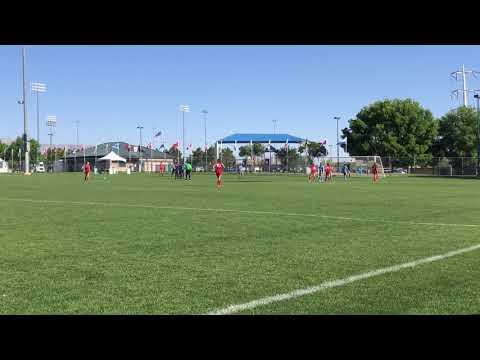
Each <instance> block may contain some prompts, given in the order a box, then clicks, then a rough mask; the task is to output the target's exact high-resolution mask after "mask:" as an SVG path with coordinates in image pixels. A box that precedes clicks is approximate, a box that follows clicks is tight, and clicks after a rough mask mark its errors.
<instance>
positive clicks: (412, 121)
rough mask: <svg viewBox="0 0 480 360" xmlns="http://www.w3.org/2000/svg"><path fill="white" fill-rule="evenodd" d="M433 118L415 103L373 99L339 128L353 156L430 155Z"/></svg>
mask: <svg viewBox="0 0 480 360" xmlns="http://www.w3.org/2000/svg"><path fill="white" fill-rule="evenodd" d="M437 126H438V124H437V121H436V120H435V119H434V117H433V115H432V113H431V112H430V111H429V110H426V109H424V108H423V107H422V106H421V105H420V104H419V103H418V102H416V101H413V100H411V99H406V100H399V99H394V100H383V101H377V102H375V103H373V104H371V105H369V106H366V107H364V108H363V109H362V110H361V111H360V112H359V113H358V114H357V116H356V118H355V119H351V120H350V121H349V127H348V128H345V129H343V130H342V133H343V135H342V138H343V139H345V138H346V139H347V143H348V151H349V153H350V154H353V155H381V156H392V157H402V158H412V157H413V156H414V155H415V156H416V157H417V160H418V161H421V160H422V158H423V159H427V158H428V157H431V151H432V145H433V143H434V141H435V139H436V136H437Z"/></svg>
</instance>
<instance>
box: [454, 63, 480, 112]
mask: <svg viewBox="0 0 480 360" xmlns="http://www.w3.org/2000/svg"><path fill="white" fill-rule="evenodd" d="M478 74H480V72H478V71H475V70H465V65H462V69H461V70H458V71H454V72H452V73H451V74H450V75H451V77H452V78H454V79H455V80H457V81H461V82H462V89H456V90H453V91H452V97H453V96H455V97H456V98H457V99H458V98H459V96H460V93H462V98H463V106H468V93H470V92H471V93H473V92H474V90H469V89H468V86H467V76H468V75H472V76H473V77H474V78H477V75H478Z"/></svg>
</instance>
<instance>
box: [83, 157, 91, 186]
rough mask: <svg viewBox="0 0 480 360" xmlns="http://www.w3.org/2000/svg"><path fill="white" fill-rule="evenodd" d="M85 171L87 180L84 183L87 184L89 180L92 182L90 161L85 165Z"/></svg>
mask: <svg viewBox="0 0 480 360" xmlns="http://www.w3.org/2000/svg"><path fill="white" fill-rule="evenodd" d="M83 170H84V172H85V179H84V181H83V182H87V181H88V180H90V163H89V162H88V161H87V163H86V164H85V167H84V169H83Z"/></svg>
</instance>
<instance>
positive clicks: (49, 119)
mask: <svg viewBox="0 0 480 360" xmlns="http://www.w3.org/2000/svg"><path fill="white" fill-rule="evenodd" d="M56 125H57V117H56V116H55V115H51V116H47V126H48V127H49V128H50V133H49V134H48V135H49V136H50V153H51V152H52V143H53V142H52V136H53V128H54V127H55V126H56ZM53 153H54V156H55V158H56V157H57V154H56V151H55V150H53ZM50 157H51V156H50ZM53 169H55V162H54V163H53V166H52V171H53Z"/></svg>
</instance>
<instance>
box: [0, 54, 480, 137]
mask: <svg viewBox="0 0 480 360" xmlns="http://www.w3.org/2000/svg"><path fill="white" fill-rule="evenodd" d="M479 59H480V47H479V46H29V47H27V80H28V81H29V82H30V81H43V82H45V83H46V84H47V87H48V92H47V93H45V94H41V98H40V105H41V117H40V119H41V142H42V143H48V137H47V129H46V126H45V118H46V116H47V115H56V116H57V119H58V124H57V128H56V135H55V138H54V142H55V143H75V142H76V140H75V139H76V136H75V126H74V121H75V120H79V121H80V143H84V144H95V143H100V142H103V141H126V142H129V143H132V144H137V143H138V141H139V140H138V138H139V136H138V130H136V126H137V125H138V124H142V125H143V126H144V127H145V129H144V136H143V137H144V143H148V142H149V141H150V140H151V137H152V127H155V128H157V129H158V130H162V131H163V132H164V133H165V135H166V141H167V143H168V145H171V144H172V143H174V142H175V141H176V140H177V139H181V117H180V113H179V112H178V105H179V104H183V103H186V104H189V105H190V108H191V112H190V113H188V114H186V143H193V145H194V146H199V145H201V144H202V143H203V137H204V135H203V120H202V115H201V112H200V111H201V110H202V109H204V108H206V109H208V111H209V115H208V123H207V132H208V133H207V137H208V142H209V143H213V142H214V141H215V140H217V139H219V138H221V137H224V136H226V135H229V134H231V133H234V132H273V123H272V119H276V120H277V132H285V133H290V134H292V135H297V136H300V137H306V138H308V139H311V140H316V141H318V140H320V139H324V138H327V139H328V140H329V143H330V144H333V143H334V142H335V141H334V140H335V137H336V135H335V131H336V123H335V121H334V120H333V117H334V116H341V122H340V127H341V128H342V127H344V126H346V125H347V121H348V119H350V118H352V117H354V116H355V114H356V113H357V112H358V111H359V110H360V109H361V108H362V107H363V106H365V105H367V104H369V103H371V102H373V101H375V100H379V99H384V98H394V97H397V98H407V97H410V98H413V99H415V100H417V101H419V102H420V103H421V104H422V105H423V106H425V107H426V108H428V109H430V110H431V111H432V112H433V114H434V115H435V116H441V115H442V114H444V113H445V112H446V111H448V110H450V109H452V108H454V107H455V106H456V104H458V102H456V101H455V100H452V99H451V97H450V91H451V90H453V89H454V88H455V86H456V84H455V81H454V80H452V79H451V78H450V73H451V72H452V71H454V70H456V69H459V68H460V66H461V64H465V65H466V66H467V67H468V68H473V69H477V70H480V60H479ZM471 88H480V79H479V80H474V81H472V83H471ZM20 98H21V49H20V47H18V46H0V137H11V138H13V137H15V136H17V135H20V134H21V133H22V131H23V115H22V111H21V106H20V105H18V104H17V100H19V99H20ZM29 119H30V130H29V133H30V136H31V137H34V138H35V137H36V108H35V101H34V98H33V97H32V96H30V97H29ZM157 146H158V144H157Z"/></svg>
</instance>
